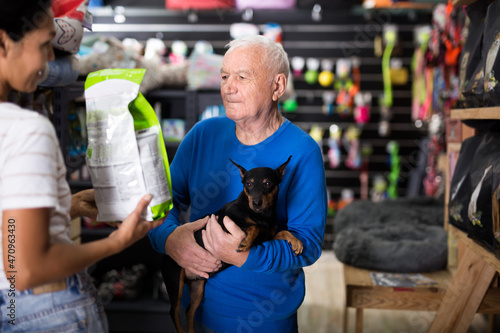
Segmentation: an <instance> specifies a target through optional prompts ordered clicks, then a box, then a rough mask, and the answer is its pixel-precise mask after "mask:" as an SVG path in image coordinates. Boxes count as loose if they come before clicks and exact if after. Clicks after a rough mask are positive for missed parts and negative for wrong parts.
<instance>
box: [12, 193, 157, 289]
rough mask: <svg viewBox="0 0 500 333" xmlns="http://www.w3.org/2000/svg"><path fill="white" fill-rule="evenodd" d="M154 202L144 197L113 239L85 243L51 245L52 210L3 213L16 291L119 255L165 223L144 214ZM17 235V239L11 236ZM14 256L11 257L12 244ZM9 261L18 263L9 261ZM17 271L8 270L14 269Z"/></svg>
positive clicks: (58, 278) (16, 210)
mask: <svg viewBox="0 0 500 333" xmlns="http://www.w3.org/2000/svg"><path fill="white" fill-rule="evenodd" d="M150 201H151V196H149V195H147V196H144V197H143V198H142V199H141V200H140V202H139V203H138V205H137V207H136V209H135V210H134V211H133V212H132V213H131V214H130V215H129V216H128V217H127V218H126V219H125V220H124V221H123V222H122V223H121V225H120V226H119V228H118V230H116V231H114V232H112V233H111V234H110V235H109V237H107V238H104V239H100V240H97V241H93V242H89V243H85V244H81V245H78V244H66V243H54V244H51V243H50V235H49V220H50V213H51V209H50V208H33V209H11V210H5V211H3V214H2V247H3V248H2V250H3V263H4V267H5V271H8V270H15V271H16V272H17V275H16V289H19V290H25V289H29V288H33V287H35V286H37V285H41V284H45V283H48V282H52V281H57V280H60V279H62V278H65V277H67V276H69V275H71V274H74V273H76V272H78V271H81V270H82V269H84V268H86V267H88V266H90V265H91V264H93V263H95V262H97V261H99V260H101V259H103V258H106V257H108V256H110V255H113V254H116V253H118V252H120V251H122V250H123V249H125V248H127V247H128V246H130V245H132V244H133V243H134V242H136V241H138V240H139V239H141V238H142V237H144V235H145V234H146V233H147V232H148V231H149V230H151V229H152V228H154V227H157V226H159V225H160V224H161V223H162V222H163V220H158V221H154V222H148V221H144V220H141V219H140V216H141V212H142V211H143V210H144V209H145V208H146V207H147V205H148V203H149V202H150ZM11 235H14V236H11ZM10 244H12V245H11V249H12V246H14V250H15V252H14V253H13V251H11V255H13V256H14V257H10V258H9V256H8V255H9V245H10ZM9 259H11V260H12V259H14V261H11V262H9ZM10 265H14V268H13V269H7V268H9V267H10V268H12V266H10Z"/></svg>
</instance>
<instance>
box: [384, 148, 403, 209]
mask: <svg viewBox="0 0 500 333" xmlns="http://www.w3.org/2000/svg"><path fill="white" fill-rule="evenodd" d="M387 152H388V153H389V164H390V166H391V171H390V173H389V176H388V177H387V178H388V180H389V186H388V187H387V197H389V198H391V199H394V198H397V197H398V191H397V190H398V181H399V171H400V166H399V144H398V142H397V141H389V142H388V143H387Z"/></svg>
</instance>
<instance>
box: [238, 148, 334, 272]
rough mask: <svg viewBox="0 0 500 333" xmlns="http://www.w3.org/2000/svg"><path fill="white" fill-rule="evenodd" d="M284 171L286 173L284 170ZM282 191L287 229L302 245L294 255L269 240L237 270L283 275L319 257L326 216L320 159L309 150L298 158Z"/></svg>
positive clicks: (316, 151)
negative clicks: (284, 198) (300, 252)
mask: <svg viewBox="0 0 500 333" xmlns="http://www.w3.org/2000/svg"><path fill="white" fill-rule="evenodd" d="M285 172H286V171H285ZM282 190H284V191H286V193H287V196H286V214H287V218H288V221H287V226H288V230H289V231H290V232H291V233H292V234H293V235H294V236H295V237H297V238H298V239H299V240H301V241H302V243H303V245H304V250H303V253H302V254H301V255H299V256H295V255H294V253H293V252H292V250H291V247H290V245H289V244H288V242H286V241H285V240H279V241H276V240H273V241H268V242H264V243H263V244H262V245H258V246H254V247H252V248H251V250H250V253H249V256H248V259H247V261H246V262H245V264H243V266H242V267H241V268H243V269H247V270H254V271H258V272H285V271H289V270H294V269H299V268H301V267H304V266H308V265H311V264H313V263H314V262H315V261H316V260H317V259H318V258H319V256H320V255H321V247H322V244H323V236H324V230H325V222H326V214H327V192H326V183H325V171H324V166H323V158H322V155H321V152H320V151H319V147H318V149H313V150H312V151H310V153H309V154H308V155H306V156H303V157H302V158H300V161H299V163H298V165H297V167H296V168H295V170H294V172H293V175H292V179H291V181H290V182H289V183H288V188H285V189H282V188H280V191H282Z"/></svg>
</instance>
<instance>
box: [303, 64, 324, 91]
mask: <svg viewBox="0 0 500 333" xmlns="http://www.w3.org/2000/svg"><path fill="white" fill-rule="evenodd" d="M319 64H320V62H319V60H318V59H317V58H307V60H306V66H307V71H306V73H305V74H304V80H305V81H306V83H307V84H310V85H314V84H316V82H318V69H319Z"/></svg>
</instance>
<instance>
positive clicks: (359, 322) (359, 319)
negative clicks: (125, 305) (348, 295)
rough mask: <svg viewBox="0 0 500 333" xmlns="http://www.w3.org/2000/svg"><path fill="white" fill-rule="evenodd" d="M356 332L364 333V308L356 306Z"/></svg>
mask: <svg viewBox="0 0 500 333" xmlns="http://www.w3.org/2000/svg"><path fill="white" fill-rule="evenodd" d="M356 333H363V309H362V308H356Z"/></svg>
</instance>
